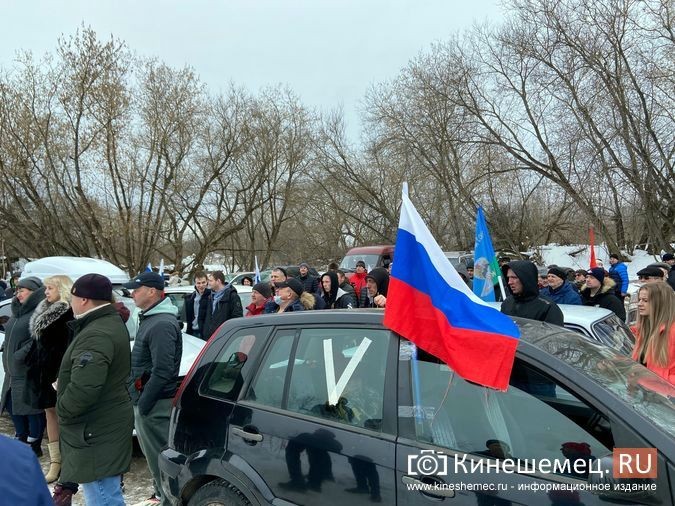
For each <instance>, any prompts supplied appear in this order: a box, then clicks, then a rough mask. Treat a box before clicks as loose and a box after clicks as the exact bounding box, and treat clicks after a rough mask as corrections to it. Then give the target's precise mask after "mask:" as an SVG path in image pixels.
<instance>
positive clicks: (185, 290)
mask: <svg viewBox="0 0 675 506" xmlns="http://www.w3.org/2000/svg"><path fill="white" fill-rule="evenodd" d="M235 288H236V289H237V293H238V294H239V299H241V307H242V308H246V306H248V305H249V304H250V303H251V292H252V291H253V288H251V287H250V286H245V285H237V286H236V287H235ZM194 291H195V287H194V286H191V285H181V286H167V287H166V288H165V289H164V293H165V294H166V296H167V297H169V299H171V302H172V303H173V305H174V306H176V307H177V308H178V318H180V321H181V323H182V324H183V329H185V323H186V322H185V307H184V304H185V296H187V295H190V294H191V293H193V292H194ZM244 313H246V310H244Z"/></svg>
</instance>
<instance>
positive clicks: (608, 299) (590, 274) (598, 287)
mask: <svg viewBox="0 0 675 506" xmlns="http://www.w3.org/2000/svg"><path fill="white" fill-rule="evenodd" d="M615 285H616V283H615V282H614V280H613V279H612V278H610V277H609V276H605V270H604V269H603V268H602V267H593V268H591V269H589V270H588V271H587V273H586V284H585V285H584V286H583V287H582V288H581V291H580V295H581V302H582V303H583V305H584V306H596V307H602V308H605V309H609V310H610V311H613V312H614V313H615V314H616V315H617V316H618V317H619V318H620V319H621V321H625V320H626V308H625V306H624V305H623V302H621V301H620V300H619V298H618V297H617V296H616V295H615V294H614V287H615Z"/></svg>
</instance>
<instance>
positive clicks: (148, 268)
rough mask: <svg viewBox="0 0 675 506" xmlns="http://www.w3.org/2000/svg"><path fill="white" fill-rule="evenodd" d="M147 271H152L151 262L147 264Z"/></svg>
mask: <svg viewBox="0 0 675 506" xmlns="http://www.w3.org/2000/svg"><path fill="white" fill-rule="evenodd" d="M145 272H152V264H151V263H150V262H148V265H146V266H145Z"/></svg>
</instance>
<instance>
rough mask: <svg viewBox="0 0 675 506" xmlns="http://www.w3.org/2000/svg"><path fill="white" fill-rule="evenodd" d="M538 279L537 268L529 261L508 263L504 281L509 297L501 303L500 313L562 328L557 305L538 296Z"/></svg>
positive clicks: (561, 317)
mask: <svg viewBox="0 0 675 506" xmlns="http://www.w3.org/2000/svg"><path fill="white" fill-rule="evenodd" d="M538 277H539V272H538V270H537V266H536V265H534V264H533V263H532V262H530V261H529V260H515V261H513V262H509V263H508V269H507V274H506V280H507V283H508V285H509V291H510V295H509V296H508V297H506V300H505V301H504V302H503V303H502V307H501V311H502V313H504V314H507V315H509V316H518V317H520V318H529V319H530V320H538V321H541V322H547V323H552V324H553V325H560V326H562V325H563V323H564V322H563V314H562V311H561V310H560V308H559V307H558V305H557V304H556V303H555V302H553V301H552V300H549V299H545V298H544V297H541V296H540V295H539V287H538Z"/></svg>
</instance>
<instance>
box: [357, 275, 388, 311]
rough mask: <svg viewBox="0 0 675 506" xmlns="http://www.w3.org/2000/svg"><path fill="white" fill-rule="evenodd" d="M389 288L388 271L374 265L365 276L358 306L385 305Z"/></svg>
mask: <svg viewBox="0 0 675 506" xmlns="http://www.w3.org/2000/svg"><path fill="white" fill-rule="evenodd" d="M388 289H389V272H387V269H385V268H384V267H375V268H374V269H373V270H372V271H370V272H369V273H368V275H367V276H366V287H365V288H363V289H362V290H361V296H360V297H359V307H385V306H386V305H387V290H388Z"/></svg>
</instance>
